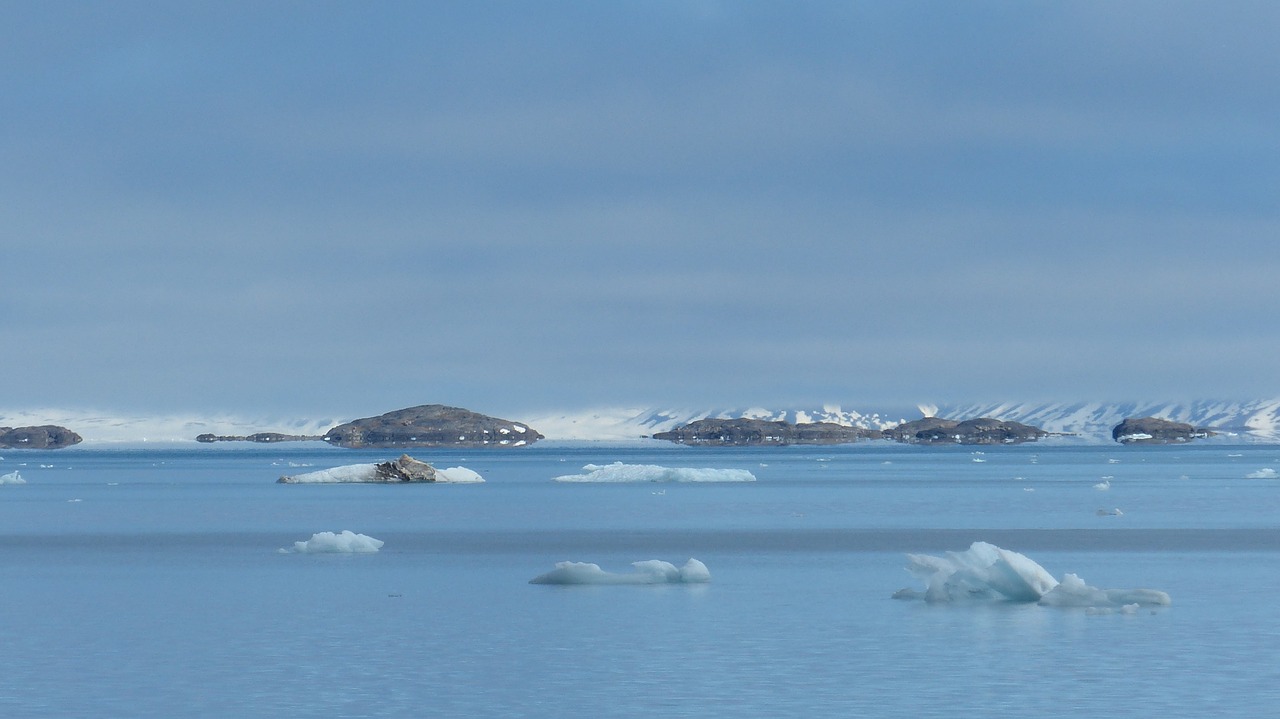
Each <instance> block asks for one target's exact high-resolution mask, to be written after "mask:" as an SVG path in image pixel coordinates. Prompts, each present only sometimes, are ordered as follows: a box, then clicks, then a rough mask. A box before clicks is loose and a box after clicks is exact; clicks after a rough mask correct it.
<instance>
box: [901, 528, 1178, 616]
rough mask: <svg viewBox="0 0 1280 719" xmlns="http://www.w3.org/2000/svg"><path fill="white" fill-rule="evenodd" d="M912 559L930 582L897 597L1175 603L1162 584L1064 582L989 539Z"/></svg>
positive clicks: (1101, 604) (1071, 578)
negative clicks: (1099, 585) (1120, 585)
mask: <svg viewBox="0 0 1280 719" xmlns="http://www.w3.org/2000/svg"><path fill="white" fill-rule="evenodd" d="M907 560H908V564H907V571H909V572H911V574H912V575H914V576H916V577H917V578H919V579H921V580H922V581H924V583H925V589H924V591H919V590H915V589H902V590H899V591H898V592H896V593H895V594H894V595H893V596H894V598H895V599H923V600H925V601H927V602H959V601H971V600H985V601H1008V602H1037V603H1039V604H1041V605H1044V606H1054V607H1087V608H1095V609H1104V608H1127V607H1130V606H1133V605H1140V606H1155V605H1160V606H1163V605H1168V604H1170V603H1171V600H1170V599H1169V595H1168V594H1166V593H1164V592H1162V591H1159V590H1156V589H1098V588H1097V587H1092V586H1089V585H1088V584H1086V583H1085V582H1084V580H1083V579H1081V578H1080V577H1078V576H1076V575H1075V574H1068V575H1066V576H1065V577H1064V578H1063V579H1062V581H1061V582H1059V581H1058V580H1057V579H1055V578H1054V577H1053V575H1052V574H1050V573H1049V572H1048V571H1047V570H1046V569H1045V568H1044V567H1042V566H1040V565H1039V564H1037V563H1035V562H1034V561H1032V560H1031V559H1030V558H1028V557H1026V556H1025V555H1022V554H1019V553H1017V552H1013V551H1010V550H1008V549H1001V548H1000V547H997V546H995V545H994V544H988V543H987V542H974V543H973V544H972V545H971V546H970V547H969V549H967V550H965V551H963V552H947V553H946V555H945V556H942V557H934V556H930V555H926V554H908V555H907Z"/></svg>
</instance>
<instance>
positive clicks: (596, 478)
mask: <svg viewBox="0 0 1280 719" xmlns="http://www.w3.org/2000/svg"><path fill="white" fill-rule="evenodd" d="M582 469H583V470H584V471H585V472H586V474H566V475H562V476H559V477H556V478H555V481H557V482H754V481H756V477H755V475H754V474H752V473H751V472H748V471H747V470H745V469H714V468H704V469H693V468H690V467H662V466H659V465H656V464H623V463H622V462H614V463H613V464H604V465H600V464H588V465H586V466H584V467H583V468H582Z"/></svg>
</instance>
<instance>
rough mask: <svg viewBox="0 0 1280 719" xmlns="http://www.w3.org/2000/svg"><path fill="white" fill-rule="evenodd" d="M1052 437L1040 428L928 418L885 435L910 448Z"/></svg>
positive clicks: (982, 419)
mask: <svg viewBox="0 0 1280 719" xmlns="http://www.w3.org/2000/svg"><path fill="white" fill-rule="evenodd" d="M1048 435H1049V433H1048V432H1046V431H1044V430H1042V429H1040V428H1039V427H1032V426H1031V425H1027V424H1022V423H1021V422H1010V421H1006V420H999V419H992V418H991V417H978V418H976V419H966V420H963V421H956V420H954V419H942V418H941V417H925V418H923V419H917V420H914V421H912V422H904V423H902V424H900V425H898V426H897V427H894V428H893V429H887V430H885V431H884V436H885V437H887V438H889V439H893V440H896V441H898V442H906V443H908V444H1017V443H1020V442H1034V441H1036V440H1038V439H1040V438H1041V437H1046V436H1048Z"/></svg>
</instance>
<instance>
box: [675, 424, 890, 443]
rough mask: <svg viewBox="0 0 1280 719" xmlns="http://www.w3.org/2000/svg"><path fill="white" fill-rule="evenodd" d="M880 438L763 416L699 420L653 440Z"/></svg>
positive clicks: (846, 440)
mask: <svg viewBox="0 0 1280 719" xmlns="http://www.w3.org/2000/svg"><path fill="white" fill-rule="evenodd" d="M878 437H880V432H879V430H874V429H863V428H861V427H849V426H846V425H842V424H835V423H833V422H812V423H801V424H791V423H790V422H773V421H769V420H763V419H700V420H697V421H694V422H690V423H689V424H686V425H684V426H682V427H677V428H675V429H673V430H670V431H667V432H658V433H656V434H654V435H653V438H654V439H663V440H667V441H669V442H676V443H678V444H690V445H701V446H716V447H743V446H750V445H774V446H784V445H790V444H848V443H850V442H857V441H858V440H862V439H875V438H878Z"/></svg>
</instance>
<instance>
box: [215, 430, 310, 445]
mask: <svg viewBox="0 0 1280 719" xmlns="http://www.w3.org/2000/svg"><path fill="white" fill-rule="evenodd" d="M321 439H324V438H323V437H320V436H318V435H310V434H283V433H281V432H255V433H253V434H248V435H238V434H236V435H232V434H201V435H196V441H197V442H262V443H271V442H316V441H319V440H321Z"/></svg>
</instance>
